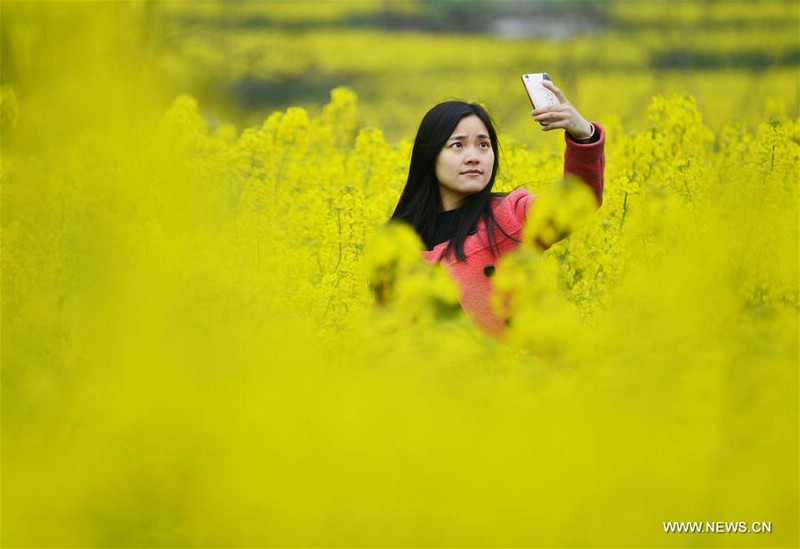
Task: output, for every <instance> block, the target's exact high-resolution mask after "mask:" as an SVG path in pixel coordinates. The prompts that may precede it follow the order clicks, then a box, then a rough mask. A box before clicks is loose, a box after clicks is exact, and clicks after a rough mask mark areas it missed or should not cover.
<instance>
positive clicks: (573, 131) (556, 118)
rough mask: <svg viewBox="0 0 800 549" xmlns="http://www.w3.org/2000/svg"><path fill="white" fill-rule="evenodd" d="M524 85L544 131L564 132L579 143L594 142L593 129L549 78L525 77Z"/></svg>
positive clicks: (534, 115)
mask: <svg viewBox="0 0 800 549" xmlns="http://www.w3.org/2000/svg"><path fill="white" fill-rule="evenodd" d="M522 83H523V84H524V85H525V91H527V92H528V98H529V99H530V100H531V105H533V109H534V110H533V112H532V113H531V114H532V115H533V117H534V120H536V121H537V122H539V124H541V125H542V126H543V127H542V130H544V131H550V130H554V129H563V130H565V131H566V132H567V133H568V134H569V135H570V136H571V137H572V138H573V139H574V140H576V141H578V142H579V143H584V142H588V141H587V140H589V139H591V138H592V136H593V135H594V132H595V129H594V125H593V124H590V123H589V122H588V121H587V120H586V119H585V118H584V117H583V116H581V113H579V112H578V110H577V109H576V108H575V106H574V105H573V104H572V103H570V101H569V100H568V99H567V97H566V96H565V95H564V92H563V91H561V90H560V89H559V88H558V87H557V86H556V85H555V84H553V81H552V80H551V79H550V75H549V74H547V73H546V72H542V73H531V74H523V75H522ZM545 83H547V84H545Z"/></svg>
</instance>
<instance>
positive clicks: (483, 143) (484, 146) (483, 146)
mask: <svg viewBox="0 0 800 549" xmlns="http://www.w3.org/2000/svg"><path fill="white" fill-rule="evenodd" d="M490 146H491V145H489V143H487V142H486V141H484V142H482V143H481V147H482V148H484V149H488V148H489V147H490Z"/></svg>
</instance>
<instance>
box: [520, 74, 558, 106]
mask: <svg viewBox="0 0 800 549" xmlns="http://www.w3.org/2000/svg"><path fill="white" fill-rule="evenodd" d="M545 80H550V82H552V81H553V80H552V79H551V78H550V75H549V74H547V73H546V72H540V73H533V74H523V75H522V83H523V84H525V91H527V92H528V98H529V99H530V100H531V105H533V108H534V109H540V108H542V107H549V106H550V105H558V104H560V101H559V100H558V98H557V97H556V94H554V93H553V92H551V91H550V90H548V89H547V88H545V87H544V86H543V85H542V82H543V81H545Z"/></svg>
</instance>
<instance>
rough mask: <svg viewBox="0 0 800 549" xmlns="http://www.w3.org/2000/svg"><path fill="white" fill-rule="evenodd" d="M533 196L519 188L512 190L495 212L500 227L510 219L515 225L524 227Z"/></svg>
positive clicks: (526, 190)
mask: <svg viewBox="0 0 800 549" xmlns="http://www.w3.org/2000/svg"><path fill="white" fill-rule="evenodd" d="M534 198H535V195H532V194H531V193H530V191H528V189H525V188H523V187H520V188H519V189H514V190H513V191H511V192H510V193H508V196H506V197H505V199H504V200H503V201H502V202H501V203H500V208H498V209H497V210H495V216H496V217H497V220H498V221H499V222H500V224H501V225H502V226H506V225H504V224H505V223H508V222H509V221H510V220H511V219H513V220H514V221H516V225H518V226H523V225H525V219H526V218H527V217H528V210H529V209H530V207H531V203H532V202H533V199H534Z"/></svg>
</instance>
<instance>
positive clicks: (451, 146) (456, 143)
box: [450, 141, 461, 149]
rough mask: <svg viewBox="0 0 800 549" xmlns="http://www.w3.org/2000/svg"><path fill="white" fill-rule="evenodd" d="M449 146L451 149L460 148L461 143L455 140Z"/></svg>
mask: <svg viewBox="0 0 800 549" xmlns="http://www.w3.org/2000/svg"><path fill="white" fill-rule="evenodd" d="M450 148H451V149H460V148H461V143H459V142H458V141H456V142H455V143H452V144H451V145H450Z"/></svg>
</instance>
